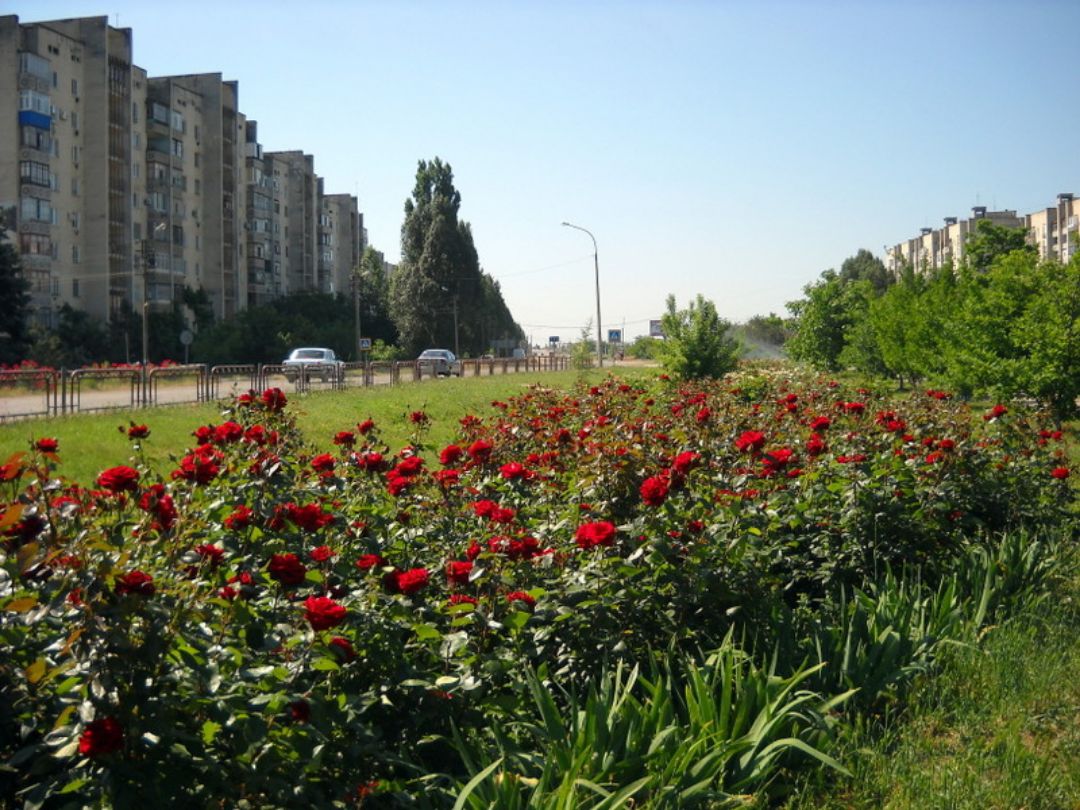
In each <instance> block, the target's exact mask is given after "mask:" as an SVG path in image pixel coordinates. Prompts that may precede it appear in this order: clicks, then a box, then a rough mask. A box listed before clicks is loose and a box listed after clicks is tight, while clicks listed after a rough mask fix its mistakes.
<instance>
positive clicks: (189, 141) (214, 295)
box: [146, 73, 248, 318]
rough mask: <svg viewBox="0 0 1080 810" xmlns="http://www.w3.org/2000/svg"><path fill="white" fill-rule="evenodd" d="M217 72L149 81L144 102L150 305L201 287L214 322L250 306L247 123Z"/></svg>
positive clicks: (230, 86) (232, 88) (233, 90)
mask: <svg viewBox="0 0 1080 810" xmlns="http://www.w3.org/2000/svg"><path fill="white" fill-rule="evenodd" d="M237 101H238V88H237V83H236V82H224V81H222V80H221V74H220V73H204V74H195V75H187V76H165V77H152V78H151V79H150V84H149V91H148V95H147V104H148V106H147V115H146V130H147V149H146V162H147V171H148V174H149V177H148V180H147V185H148V189H147V190H148V196H147V206H148V209H149V212H150V222H149V230H148V234H147V238H148V239H150V240H151V241H152V242H153V244H154V250H153V251H152V252H153V253H154V255H155V260H154V262H153V263H152V264H153V267H152V268H151V269H150V270H149V273H150V278H151V296H150V297H151V300H153V301H155V302H161V303H164V302H169V301H175V300H178V297H179V295H180V291H181V290H182V288H183V287H184V286H188V287H191V288H192V289H198V288H200V287H201V288H202V289H204V290H205V291H206V292H207V293H208V294H209V296H210V301H211V304H212V306H213V309H214V313H215V315H217V316H218V317H219V318H221V317H229V316H231V315H233V314H235V313H236V312H237V310H239V309H242V308H243V307H244V306H246V303H247V294H248V289H247V267H246V265H245V263H244V261H243V257H244V256H245V255H246V244H245V239H244V234H245V228H244V219H245V216H246V209H247V207H246V199H247V184H246V182H245V180H244V177H243V174H244V162H245V158H244V152H245V132H244V128H245V127H244V116H243V115H242V114H241V113H240V112H239V110H238V105H237Z"/></svg>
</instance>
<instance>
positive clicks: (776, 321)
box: [743, 312, 791, 347]
mask: <svg viewBox="0 0 1080 810" xmlns="http://www.w3.org/2000/svg"><path fill="white" fill-rule="evenodd" d="M743 329H744V331H745V333H746V338H747V339H748V340H752V341H756V342H758V343H768V344H771V345H773V346H777V347H779V346H783V345H784V344H785V343H786V342H787V339H788V338H789V337H790V336H791V334H790V324H789V323H788V322H787V321H785V320H784V319H783V318H781V317H780V316H779V315H777V314H776V313H775V312H770V313H769V314H768V315H755V316H753V317H752V318H750V320H748V321H747V322H746V323H745V324H744V325H743Z"/></svg>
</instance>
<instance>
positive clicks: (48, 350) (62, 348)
mask: <svg viewBox="0 0 1080 810" xmlns="http://www.w3.org/2000/svg"><path fill="white" fill-rule="evenodd" d="M59 314H60V317H59V323H58V324H57V328H56V330H55V331H47V330H41V331H39V332H37V334H36V335H35V339H34V344H33V346H32V347H31V348H30V357H31V358H32V359H34V360H35V361H37V362H38V363H41V364H42V365H47V366H52V367H53V368H62V367H67V368H79V367H80V366H87V365H90V364H91V363H96V362H99V361H101V360H105V359H108V357H109V351H110V345H109V329H108V327H107V326H106V325H105V324H104V323H102V322H101V321H100V320H98V319H97V318H95V317H94V316H93V315H91V314H90V313H88V312H86V311H84V310H80V309H72V308H71V306H70V305H68V304H64V305H63V306H62V307H60V313H59Z"/></svg>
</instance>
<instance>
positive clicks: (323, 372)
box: [281, 347, 345, 382]
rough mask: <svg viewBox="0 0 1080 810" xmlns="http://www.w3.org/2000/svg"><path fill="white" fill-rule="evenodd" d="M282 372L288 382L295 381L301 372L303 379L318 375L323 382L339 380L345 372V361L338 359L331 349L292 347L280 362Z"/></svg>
mask: <svg viewBox="0 0 1080 810" xmlns="http://www.w3.org/2000/svg"><path fill="white" fill-rule="evenodd" d="M281 366H282V372H283V373H284V374H285V379H287V380H288V381H289V382H296V380H297V379H299V378H300V375H301V372H302V373H303V375H304V379H305V380H308V381H310V380H312V379H314V378H316V377H318V378H319V379H320V380H322V381H323V382H330V381H331V380H340V379H341V378H342V376H343V375H344V374H345V363H344V361H342V360H338V358H337V355H336V354H334V350H333V349H322V348H313V347H308V348H303V349H293V350H292V352H291V353H290V354H289V356H288V357H287V358H285V360H284V361H283V362H282V364H281Z"/></svg>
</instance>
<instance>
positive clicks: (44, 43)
mask: <svg viewBox="0 0 1080 810" xmlns="http://www.w3.org/2000/svg"><path fill="white" fill-rule="evenodd" d="M0 122H3V123H2V124H0V229H2V230H3V231H5V232H6V235H7V236H8V237H9V238H11V239H12V241H13V242H14V244H15V247H16V249H17V250H18V252H19V254H20V262H21V266H22V268H23V272H24V273H25V275H26V277H27V278H28V279H29V281H30V284H31V292H32V310H33V318H34V321H35V322H36V323H37V324H39V325H41V326H44V327H52V326H55V325H56V323H57V313H58V310H59V309H60V307H61V306H63V305H64V304H69V305H71V306H72V307H74V308H76V309H82V310H85V311H87V312H89V313H90V314H92V315H94V316H95V317H98V318H101V319H103V320H109V319H111V318H112V317H114V316H116V315H117V314H118V313H119V312H120V311H122V310H123V309H125V308H126V307H131V308H133V309H135V310H136V311H138V310H139V309H140V307H141V306H142V304H143V302H144V300H145V301H146V302H148V304H149V305H150V306H151V307H159V308H165V307H169V306H172V305H173V304H174V303H175V302H177V301H179V300H181V296H182V291H183V289H184V288H185V287H190V288H192V289H203V290H205V291H206V292H207V293H208V294H209V297H210V300H211V303H212V306H213V310H214V314H215V316H216V317H218V318H227V317H229V316H231V315H233V314H235V313H236V312H238V311H239V310H241V309H244V308H245V307H247V306H249V305H253V304H261V303H265V302H266V301H269V300H272V299H273V298H276V297H279V296H282V295H286V294H289V293H292V292H298V291H302V290H317V291H320V292H341V293H344V294H348V292H349V278H350V276H351V274H352V271H353V268H355V267H356V266H357V265H358V264H359V261H360V256H361V254H362V252H363V248H364V245H365V244H366V238H365V233H364V227H363V215H362V214H361V213H360V210H359V205H358V202H357V199H356V197H354V196H351V195H347V194H332V195H324V194H323V184H322V179H321V178H319V177H318V176H317V175H316V174H315V159H314V157H313V156H312V155H309V154H305V153H304V152H303V151H301V150H290V151H279V152H265V153H264V151H263V148H262V145H261V144H260V142H259V137H258V128H257V124H256V122H255V121H248V120H247V118H246V116H245V115H244V114H243V113H242V112H241V111H240V107H239V85H238V83H237V82H236V81H224V80H223V79H222V75H221V74H220V73H200V74H187V75H177V76H160V77H152V76H151V77H148V75H147V71H146V70H144V69H142V68H140V67H138V66H136V65H134V64H133V63H132V32H131V29H126V28H124V29H120V28H113V27H111V26H110V25H109V24H108V18H106V17H87V18H79V19H69V20H54V21H49V22H36V23H20V22H19V18H18V17H17V16H14V15H9V16H0Z"/></svg>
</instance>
